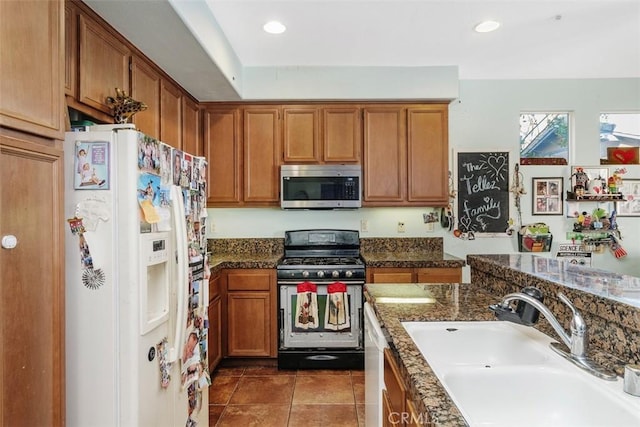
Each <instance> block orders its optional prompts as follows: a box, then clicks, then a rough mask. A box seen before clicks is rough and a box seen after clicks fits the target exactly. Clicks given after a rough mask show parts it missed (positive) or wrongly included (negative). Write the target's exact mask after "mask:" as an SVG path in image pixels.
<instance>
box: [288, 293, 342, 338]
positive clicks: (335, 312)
mask: <svg viewBox="0 0 640 427" xmlns="http://www.w3.org/2000/svg"><path fill="white" fill-rule="evenodd" d="M298 298H306V296H304V295H291V301H290V304H291V305H290V307H291V308H292V310H291V318H290V319H289V322H290V325H291V331H293V332H351V319H350V316H351V295H348V294H347V301H346V307H338V306H336V305H335V304H333V303H332V302H331V301H330V302H329V305H328V307H329V312H328V313H327V298H328V295H326V294H325V295H318V304H317V313H318V314H317V316H318V318H317V319H315V318H314V317H315V311H316V310H313V309H312V310H307V311H305V310H301V311H300V310H299V311H298V313H296V307H297V306H298ZM305 302H306V301H303V304H304V303H305ZM309 305H310V306H312V304H309ZM296 315H297V316H298V317H297V318H296ZM327 316H329V317H327ZM300 324H305V325H307V328H302V327H298V326H296V325H300ZM327 324H329V325H334V326H333V327H332V326H329V327H326V325H327ZM313 325H317V327H313Z"/></svg>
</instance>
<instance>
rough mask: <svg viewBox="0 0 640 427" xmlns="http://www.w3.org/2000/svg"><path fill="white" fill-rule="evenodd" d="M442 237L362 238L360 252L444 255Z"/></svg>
mask: <svg viewBox="0 0 640 427" xmlns="http://www.w3.org/2000/svg"><path fill="white" fill-rule="evenodd" d="M442 247H443V239H442V237H427V238H423V237H401V238H384V237H372V238H360V250H361V251H362V252H363V253H370V252H428V253H434V254H435V253H442V251H443V249H442Z"/></svg>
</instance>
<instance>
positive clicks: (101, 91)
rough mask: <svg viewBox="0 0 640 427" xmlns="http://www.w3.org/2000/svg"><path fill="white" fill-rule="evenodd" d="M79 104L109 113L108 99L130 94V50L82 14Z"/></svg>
mask: <svg viewBox="0 0 640 427" xmlns="http://www.w3.org/2000/svg"><path fill="white" fill-rule="evenodd" d="M79 38H80V57H79V79H80V92H79V94H78V97H79V101H80V102H81V103H84V104H86V105H88V106H89V107H92V108H95V109H96V110H100V111H103V112H106V113H110V111H111V110H110V109H109V106H108V105H107V101H106V99H107V97H108V96H115V90H116V88H119V89H122V90H124V91H127V92H128V91H129V57H130V52H129V49H128V48H127V47H126V46H125V45H124V44H123V43H121V42H120V41H119V40H118V39H117V38H116V37H115V36H114V35H113V34H111V33H109V32H108V31H107V30H106V29H104V28H103V27H102V26H101V25H99V24H98V23H96V22H95V21H93V20H92V19H91V18H89V17H87V16H85V15H80V30H79Z"/></svg>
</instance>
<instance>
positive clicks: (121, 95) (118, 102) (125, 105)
mask: <svg viewBox="0 0 640 427" xmlns="http://www.w3.org/2000/svg"><path fill="white" fill-rule="evenodd" d="M107 105H108V106H109V108H111V115H112V116H113V120H114V121H115V122H116V123H128V122H129V118H130V117H131V116H133V115H134V114H136V113H139V112H140V111H144V110H146V109H147V104H145V103H144V102H141V101H136V100H135V99H133V98H131V97H130V96H129V95H127V92H125V91H123V90H122V89H120V88H116V97H115V98H113V97H111V96H107Z"/></svg>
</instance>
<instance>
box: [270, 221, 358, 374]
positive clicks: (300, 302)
mask: <svg viewBox="0 0 640 427" xmlns="http://www.w3.org/2000/svg"><path fill="white" fill-rule="evenodd" d="M276 273H277V284H278V320H279V329H280V330H279V341H278V367H279V368H281V369H314V368H318V369H363V368H364V341H363V317H362V315H363V293H362V288H363V285H364V283H365V277H366V269H365V264H364V262H363V260H362V259H361V257H360V235H359V232H358V231H356V230H334V229H314V230H293V231H287V232H285V242H284V257H283V258H282V259H281V260H280V262H279V263H278V265H277V267H276Z"/></svg>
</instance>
